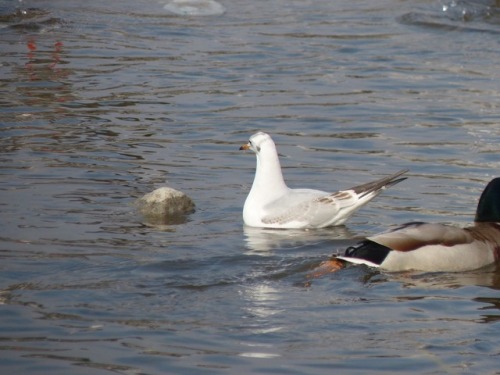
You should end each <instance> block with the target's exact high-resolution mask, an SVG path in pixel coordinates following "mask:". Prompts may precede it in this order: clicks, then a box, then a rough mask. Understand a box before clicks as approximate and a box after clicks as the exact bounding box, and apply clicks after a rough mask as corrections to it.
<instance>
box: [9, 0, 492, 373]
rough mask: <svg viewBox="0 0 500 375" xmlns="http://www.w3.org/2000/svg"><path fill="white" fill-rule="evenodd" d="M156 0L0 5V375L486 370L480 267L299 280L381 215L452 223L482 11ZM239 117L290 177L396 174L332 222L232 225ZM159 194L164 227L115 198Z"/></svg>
mask: <svg viewBox="0 0 500 375" xmlns="http://www.w3.org/2000/svg"><path fill="white" fill-rule="evenodd" d="M166 3H167V1H154V0H140V1H120V2H102V1H101V2H98V1H85V2H76V1H56V2H54V1H44V0H38V1H28V0H25V1H22V2H7V1H4V2H0V11H1V12H0V33H1V38H0V46H1V50H2V58H1V64H0V77H1V79H0V85H1V86H0V87H1V90H2V94H3V95H2V98H1V99H0V118H1V121H0V132H1V133H0V134H1V136H0V162H1V167H0V168H1V169H0V205H1V206H0V208H1V211H0V212H1V214H0V215H1V224H2V225H1V229H0V256H1V258H2V259H1V263H0V283H1V284H0V301H1V304H2V305H1V307H0V313H1V318H2V324H1V325H0V348H1V349H2V350H1V351H0V358H1V367H2V371H4V372H6V373H7V372H8V373H24V374H47V373H51V374H57V373H60V374H67V373H72V374H80V373H81V374H88V373H92V374H94V373H95V374H101V373H102V374H107V373H119V374H219V373H229V374H234V373H242V374H244V373H259V374H331V373H332V371H333V372H339V373H346V374H350V373H352V374H357V373H365V372H367V371H370V372H374V373H383V374H386V373H391V372H393V373H402V372H404V373H417V374H424V373H425V374H449V373H452V374H456V373H464V372H467V373H478V374H479V373H480V374H495V373H498V355H499V352H498V348H499V345H498V344H499V340H498V338H497V335H496V331H497V330H498V324H499V322H498V321H499V316H500V313H499V307H500V300H499V298H498V290H499V288H500V279H499V278H500V271H499V270H498V269H497V268H496V267H494V266H493V267H490V268H487V269H483V270H479V271H474V272H469V273H464V274H439V273H436V274H428V273H427V274H421V273H403V274H388V273H384V272H378V271H374V270H370V269H368V268H363V267H352V268H348V269H345V270H342V271H340V272H337V273H334V274H331V275H326V276H323V277H321V278H318V279H313V280H311V279H310V278H308V275H309V274H310V272H311V269H313V268H314V267H315V266H316V265H318V264H319V263H320V262H321V261H322V260H324V259H326V258H327V257H328V256H329V255H330V254H332V253H335V252H337V251H341V250H342V249H343V248H345V247H346V246H348V245H350V244H352V243H353V242H354V241H355V239H356V238H358V237H361V236H364V235H367V234H369V233H374V232H377V231H380V230H384V229H386V228H388V227H389V226H390V225H391V224H395V223H401V222H406V221H410V220H427V221H440V222H446V223H451V224H455V225H466V224H467V223H469V222H470V221H471V220H472V218H473V214H474V210H475V205H476V203H477V199H478V197H479V195H480V193H481V191H482V189H483V188H484V186H485V185H486V183H487V182H488V181H489V180H490V179H491V178H493V177H496V176H498V166H499V159H498V152H499V146H498V145H499V143H500V127H499V123H500V121H499V120H500V116H499V113H500V111H499V109H500V102H499V99H498V98H499V97H500V95H499V94H500V91H499V85H498V82H500V73H499V72H500V71H499V69H498V61H499V57H500V54H499V52H498V51H500V48H499V40H500V39H499V35H500V22H499V20H500V18H499V9H498V4H497V5H495V3H494V2H488V1H468V2H467V1H453V2H451V1H450V2H447V1H412V2H400V1H394V0H378V1H361V2H359V1H358V2H350V1H335V2H331V1H330V2H329V1H320V0H311V1H282V0H274V1H267V2H245V1H241V0H237V1H233V2H223V1H221V4H222V5H223V6H224V8H225V12H224V13H223V14H220V15H215V16H199V17H196V16H179V15H175V14H173V13H170V12H168V11H167V10H166V9H164V6H165V4H166ZM257 130H263V131H266V132H269V133H271V134H272V135H273V137H274V139H275V141H276V143H277V144H278V148H279V152H280V155H281V160H282V166H283V170H284V173H285V178H286V180H287V181H288V183H289V185H290V186H293V187H311V188H318V189H322V190H338V189H341V188H347V187H349V186H352V185H354V184H358V183H362V182H367V181H370V180H372V179H375V178H378V177H380V176H382V175H386V174H389V173H393V172H395V171H397V170H400V169H403V168H408V169H410V173H409V179H408V180H407V181H405V182H403V183H401V184H398V185H397V186H395V187H393V188H391V189H390V190H389V191H387V192H385V193H384V194H383V195H382V196H380V197H379V198H377V199H376V200H375V201H373V202H371V203H370V205H369V206H367V207H365V208H363V209H362V210H360V211H359V212H358V213H357V214H356V215H355V216H354V217H353V218H352V219H351V220H350V221H349V222H348V223H347V225H346V226H345V227H340V228H330V229H325V230H318V231H308V232H295V231H272V230H259V229H257V230H253V229H251V228H244V226H243V223H242V219H241V211H242V207H243V202H244V200H245V197H246V194H247V193H248V191H249V189H250V186H251V183H252V179H253V173H254V169H255V158H254V156H253V155H251V154H250V153H243V152H239V151H238V148H239V146H240V145H241V144H243V143H246V142H247V139H248V137H249V136H250V135H251V134H252V133H254V132H255V131H257ZM165 185H168V186H171V187H174V188H176V189H179V190H182V191H184V192H185V193H187V194H188V195H189V196H191V197H192V198H193V200H194V201H195V203H196V206H197V209H196V212H195V213H194V214H192V215H189V216H188V217H187V218H186V220H185V222H184V223H181V224H179V225H165V226H155V225H152V224H151V223H148V222H147V221H145V220H144V219H143V218H142V217H140V215H138V214H137V212H136V211H135V210H134V207H133V202H134V200H135V199H136V198H137V197H139V196H141V195H143V194H145V193H147V192H149V191H151V190H153V189H155V188H157V187H160V186H165Z"/></svg>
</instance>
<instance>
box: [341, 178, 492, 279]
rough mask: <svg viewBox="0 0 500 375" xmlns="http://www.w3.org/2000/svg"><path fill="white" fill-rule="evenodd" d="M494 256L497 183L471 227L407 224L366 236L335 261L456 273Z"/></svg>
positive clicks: (480, 205)
mask: <svg viewBox="0 0 500 375" xmlns="http://www.w3.org/2000/svg"><path fill="white" fill-rule="evenodd" d="M499 257H500V178H495V179H493V180H492V181H491V182H490V183H489V184H488V185H487V186H486V188H485V189H484V191H483V193H482V194H481V198H480V199H479V203H478V206H477V211H476V216H475V219H474V225H472V226H469V227H466V228H459V227H455V226H452V225H445V224H431V223H421V222H415V223H407V224H403V225H401V226H399V227H397V228H396V229H393V230H391V231H388V232H384V233H381V234H376V235H374V236H371V237H367V238H366V240H364V241H362V242H360V243H358V244H356V245H354V246H351V247H349V248H347V249H346V250H345V254H344V255H343V256H337V257H336V258H337V259H341V260H344V261H348V262H351V263H357V264H366V265H369V266H372V267H380V268H382V269H385V270H388V271H405V270H419V271H430V272H439V271H442V272H460V271H468V270H474V269H478V268H481V267H484V266H486V265H489V264H491V263H494V262H495V261H497V260H498V259H499Z"/></svg>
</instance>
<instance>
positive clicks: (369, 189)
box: [348, 169, 408, 197]
mask: <svg viewBox="0 0 500 375" xmlns="http://www.w3.org/2000/svg"><path fill="white" fill-rule="evenodd" d="M406 172H408V169H403V170H401V171H399V172H396V173H394V174H392V175H390V176H387V177H383V178H381V179H379V180H376V181H372V182H368V183H366V184H362V185H357V186H354V187H352V188H350V189H348V190H354V191H355V192H356V194H359V195H360V197H363V196H365V195H367V194H371V193H375V195H377V193H378V192H380V191H381V190H384V189H386V188H388V187H390V186H392V185H396V184H397V183H399V182H401V181H404V180H406V178H407V177H401V178H398V177H400V176H401V175H403V174H405V173H406Z"/></svg>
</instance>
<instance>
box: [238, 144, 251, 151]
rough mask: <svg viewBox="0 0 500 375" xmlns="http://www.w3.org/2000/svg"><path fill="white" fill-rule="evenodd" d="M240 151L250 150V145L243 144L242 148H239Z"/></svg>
mask: <svg viewBox="0 0 500 375" xmlns="http://www.w3.org/2000/svg"><path fill="white" fill-rule="evenodd" d="M240 150H250V144H249V143H247V144H244V145H243V146H241V147H240Z"/></svg>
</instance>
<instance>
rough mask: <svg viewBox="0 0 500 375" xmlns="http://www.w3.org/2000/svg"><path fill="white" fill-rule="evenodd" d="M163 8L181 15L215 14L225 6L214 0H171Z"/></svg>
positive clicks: (224, 9)
mask: <svg viewBox="0 0 500 375" xmlns="http://www.w3.org/2000/svg"><path fill="white" fill-rule="evenodd" d="M163 8H164V9H166V10H168V11H169V12H171V13H174V14H177V15H181V16H217V15H221V14H224V13H225V12H226V8H224V7H223V6H222V5H221V4H219V3H218V2H216V1H214V0H173V1H171V2H170V3H168V4H166V5H165V6H164V7H163Z"/></svg>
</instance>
